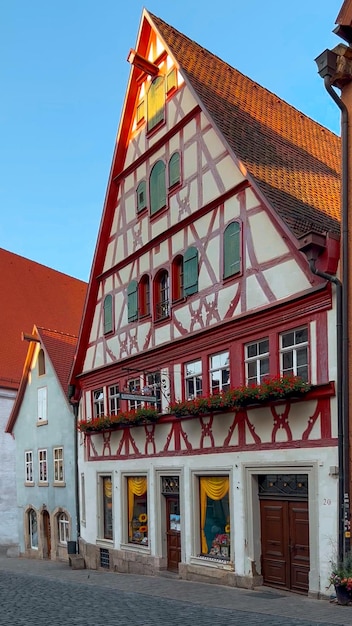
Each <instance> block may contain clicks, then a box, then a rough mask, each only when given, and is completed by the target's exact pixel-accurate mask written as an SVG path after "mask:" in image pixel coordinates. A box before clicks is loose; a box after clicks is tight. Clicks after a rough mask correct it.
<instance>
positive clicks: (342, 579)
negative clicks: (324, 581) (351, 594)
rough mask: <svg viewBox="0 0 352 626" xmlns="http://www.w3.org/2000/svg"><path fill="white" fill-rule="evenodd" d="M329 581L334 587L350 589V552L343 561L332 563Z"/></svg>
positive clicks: (351, 571)
mask: <svg viewBox="0 0 352 626" xmlns="http://www.w3.org/2000/svg"><path fill="white" fill-rule="evenodd" d="M329 583H330V585H334V587H339V586H342V587H346V589H348V591H352V556H351V555H350V554H348V555H347V556H346V558H345V560H344V562H343V563H332V571H331V574H330V576H329Z"/></svg>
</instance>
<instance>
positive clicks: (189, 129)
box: [183, 120, 197, 143]
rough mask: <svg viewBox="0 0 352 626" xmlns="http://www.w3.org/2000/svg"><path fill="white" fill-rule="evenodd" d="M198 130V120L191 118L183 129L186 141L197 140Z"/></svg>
mask: <svg viewBox="0 0 352 626" xmlns="http://www.w3.org/2000/svg"><path fill="white" fill-rule="evenodd" d="M196 131H197V126H196V121H195V120H190V121H189V122H188V124H186V126H185V127H184V129H183V141H184V143H188V142H189V141H190V140H191V139H194V140H195V134H196Z"/></svg>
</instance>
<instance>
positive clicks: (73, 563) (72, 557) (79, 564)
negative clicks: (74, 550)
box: [68, 554, 86, 569]
mask: <svg viewBox="0 0 352 626" xmlns="http://www.w3.org/2000/svg"><path fill="white" fill-rule="evenodd" d="M68 562H69V564H70V567H72V569H86V563H85V560H84V558H83V556H82V555H81V554H69V557H68Z"/></svg>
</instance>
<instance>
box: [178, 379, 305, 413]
mask: <svg viewBox="0 0 352 626" xmlns="http://www.w3.org/2000/svg"><path fill="white" fill-rule="evenodd" d="M310 389H311V385H310V384H309V383H306V382H305V381H304V380H302V378H300V377H299V376H278V377H273V378H269V377H268V378H265V379H264V380H263V382H262V383H260V384H251V385H242V386H241V387H235V388H233V389H229V390H227V391H223V392H221V393H217V394H214V395H210V396H209V397H203V396H201V397H197V398H194V399H192V400H185V401H179V402H173V403H171V404H170V406H169V412H170V413H172V414H173V415H176V416H177V417H181V416H183V415H199V414H202V413H209V412H211V411H221V410H226V409H236V408H240V407H244V406H247V405H248V404H260V403H263V402H269V401H274V400H280V399H282V398H289V397H292V396H294V395H302V394H304V393H307V392H308V391H309V390H310Z"/></svg>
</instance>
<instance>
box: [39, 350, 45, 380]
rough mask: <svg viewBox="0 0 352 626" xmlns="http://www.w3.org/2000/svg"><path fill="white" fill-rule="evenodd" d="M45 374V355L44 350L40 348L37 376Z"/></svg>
mask: <svg viewBox="0 0 352 626" xmlns="http://www.w3.org/2000/svg"><path fill="white" fill-rule="evenodd" d="M44 374H45V355H44V350H43V349H42V348H41V349H40V350H39V354H38V376H44Z"/></svg>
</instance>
